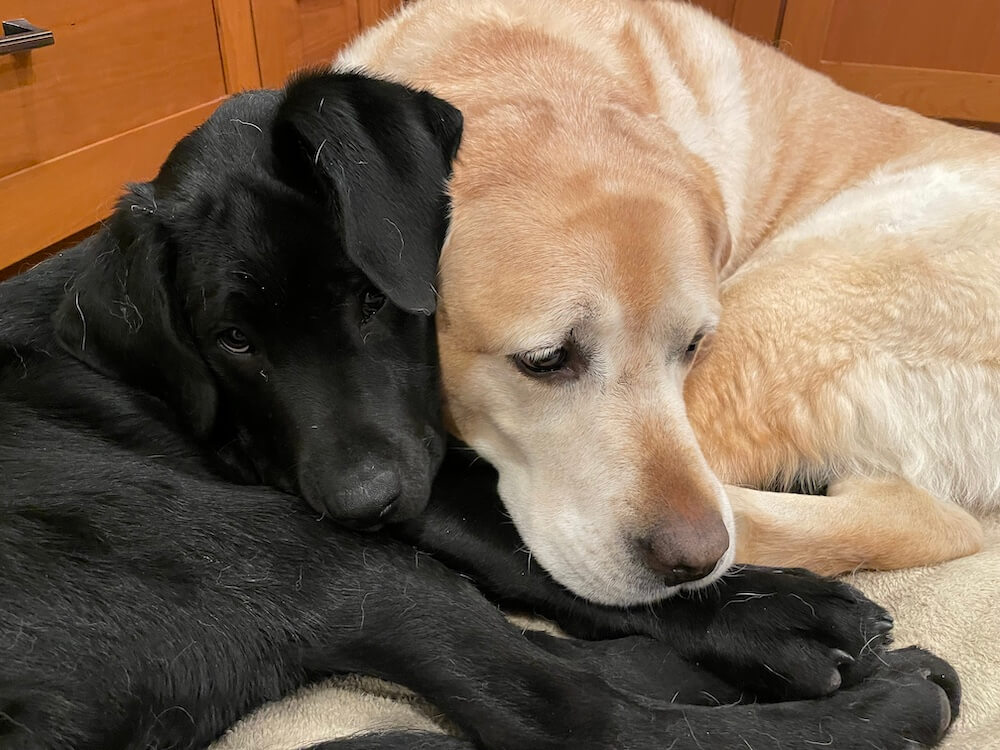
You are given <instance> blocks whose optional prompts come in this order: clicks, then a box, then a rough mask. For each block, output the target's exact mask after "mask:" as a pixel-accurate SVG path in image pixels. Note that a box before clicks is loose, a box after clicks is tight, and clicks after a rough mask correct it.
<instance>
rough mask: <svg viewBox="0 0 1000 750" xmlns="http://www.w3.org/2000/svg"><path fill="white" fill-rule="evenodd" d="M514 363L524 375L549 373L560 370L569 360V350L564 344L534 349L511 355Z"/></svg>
mask: <svg viewBox="0 0 1000 750" xmlns="http://www.w3.org/2000/svg"><path fill="white" fill-rule="evenodd" d="M513 360H514V363H515V364H516V365H517V367H518V369H520V370H521V372H523V373H524V374H525V375H530V376H536V377H537V376H539V375H549V374H551V373H554V372H559V371H560V370H562V369H563V368H564V367H565V366H566V364H567V363H568V362H569V350H568V349H567V348H566V347H564V346H557V347H552V348H548V349H536V350H534V351H531V352H523V353H521V354H515V355H514V356H513Z"/></svg>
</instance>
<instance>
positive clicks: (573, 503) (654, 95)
mask: <svg viewBox="0 0 1000 750" xmlns="http://www.w3.org/2000/svg"><path fill="white" fill-rule="evenodd" d="M338 65H340V66H341V67H346V68H359V67H363V68H365V69H367V70H369V71H372V72H374V73H376V74H382V75H386V76H389V77H392V78H397V79H402V80H405V81H407V82H410V83H414V84H416V85H418V86H423V87H426V88H427V89H429V90H431V91H432V92H434V93H436V94H438V95H440V96H442V97H444V98H446V99H448V100H450V101H451V102H452V103H453V104H455V105H456V106H458V107H459V108H460V109H461V110H462V111H463V113H464V115H465V120H466V130H465V135H464V139H463V145H462V148H461V151H460V154H459V163H458V165H457V168H456V172H455V177H454V180H453V183H452V195H453V199H454V220H453V223H452V230H451V233H450V236H449V240H448V242H447V244H446V247H445V250H444V255H443V259H442V265H441V271H440V280H439V284H440V286H439V292H440V295H441V305H440V308H439V310H440V313H439V318H438V321H439V322H438V331H439V336H440V351H441V359H442V368H443V377H444V392H445V402H446V412H447V417H448V419H449V421H450V424H451V425H452V427H453V429H454V430H455V431H456V432H457V433H458V434H459V435H460V436H461V437H463V438H464V439H465V440H467V441H468V442H469V443H470V444H471V445H472V446H473V447H475V448H476V450H478V451H479V452H480V453H482V454H483V455H484V456H485V457H486V458H487V459H488V460H490V461H491V462H492V463H493V464H494V465H495V466H496V467H497V468H498V470H499V472H500V490H501V494H502V495H503V498H504V501H505V503H506V505H507V507H508V509H509V511H510V513H511V516H512V518H513V519H514V521H515V522H516V524H517V525H518V528H519V530H520V531H521V534H522V535H523V537H524V538H525V540H526V542H527V543H528V544H529V546H530V547H531V548H532V550H533V552H534V554H535V556H536V558H537V559H538V560H539V561H540V562H541V563H542V564H543V565H544V566H545V567H546V568H547V569H548V570H549V571H550V572H551V573H552V574H553V575H554V576H555V577H556V578H558V579H559V580H560V581H562V582H563V583H564V584H565V585H567V586H569V587H570V588H572V589H574V590H575V591H576V592H577V593H579V594H582V595H585V596H588V597H590V598H593V599H597V600H601V601H606V602H609V603H618V604H623V603H633V602H638V601H643V600H649V599H652V598H657V597H660V596H663V595H664V594H665V593H669V592H670V591H672V590H674V588H676V586H679V585H685V586H691V585H693V586H698V585H702V584H704V583H705V582H706V581H709V580H712V578H713V577H714V576H715V575H717V574H719V573H720V572H721V571H722V570H723V569H724V568H725V567H727V566H728V565H729V563H730V562H731V561H732V560H733V559H734V557H735V559H736V560H738V561H747V562H755V563H766V564H777V565H805V566H808V567H812V568H814V569H817V570H820V571H823V572H828V573H834V572H839V571H843V570H846V569H851V568H854V567H859V566H864V567H873V568H896V567H905V566H911V565H920V564H926V563H933V562H937V561H940V560H945V559H949V558H952V557H956V556H961V555H966V554H970V553H972V552H975V551H976V550H978V549H979V546H980V544H981V531H980V529H979V525H978V523H977V522H976V521H975V520H974V519H973V518H972V516H970V515H969V514H968V513H967V512H966V510H963V508H962V506H965V507H966V508H976V507H988V506H996V505H997V503H998V498H1000V373H998V364H1000V139H998V138H997V137H995V136H993V135H989V134H983V133H977V132H973V131H969V130H963V129H959V128H957V127H953V126H950V125H946V124H942V123H938V122H934V121H931V120H927V119H925V118H922V117H919V116H917V115H915V114H913V113H910V112H907V111H903V110H900V109H896V108H892V107H887V106H883V105H880V104H878V103H876V102H873V101H871V100H868V99H865V98H863V97H860V96H857V95H855V94H851V93H849V92H847V91H844V90H842V89H840V88H838V87H837V86H835V85H834V84H833V83H831V82H830V81H829V80H827V79H826V78H824V77H822V76H820V75H818V74H816V73H814V72H812V71H809V70H806V69H805V68H802V67H801V66H799V65H797V64H795V63H793V62H791V61H789V60H788V59H787V58H785V57H784V56H783V55H781V54H780V53H778V52H777V51H775V50H773V49H771V48H768V47H766V46H763V45H760V44H757V43H755V42H752V41H750V40H749V39H746V38H744V37H742V36H740V35H738V34H736V33H734V32H733V31H731V30H729V29H728V28H726V27H725V26H723V25H722V24H721V23H718V22H716V21H714V20H713V19H711V18H710V17H709V16H707V15H706V14H704V13H702V12H700V11H699V10H697V9H694V8H691V7H689V6H685V5H682V4H675V3H671V2H658V1H652V0H650V1H647V2H642V1H641V0H419V1H418V2H415V3H412V4H411V5H409V6H407V7H406V8H405V9H404V10H403V11H402V12H401V13H400V14H399V15H397V16H396V17H395V18H393V19H391V20H389V21H388V22H386V23H385V24H383V25H381V26H380V27H378V28H376V29H374V30H372V31H371V32H369V33H368V34H367V35H365V36H364V37H362V38H361V39H360V40H359V41H358V42H356V43H355V44H354V45H353V46H352V47H351V48H350V49H348V50H347V51H346V52H345V53H344V54H343V55H342V56H341V58H340V60H339V62H338ZM702 337H704V338H705V343H704V344H702V345H701V349H702V351H701V353H700V354H698V356H697V361H694V360H695V357H694V353H695V351H696V350H697V349H698V347H699V341H700V340H701V338H702ZM560 352H562V354H560ZM560 358H562V359H563V360H564V366H563V367H561V368H560V369H556V370H548V371H545V372H544V373H541V374H540V373H539V372H535V371H534V370H531V369H530V368H535V367H540V366H541V365H546V364H551V363H553V362H556V363H558V361H559V360H560ZM525 363H527V367H528V369H526V367H525ZM798 484H805V485H828V486H829V496H824V497H810V496H803V495H795V494H790V493H774V492H764V491H762V490H763V489H764V488H775V487H777V488H784V489H790V488H791V487H792V486H794V485H798ZM685 576H687V579H685ZM664 581H666V584H665V583H664Z"/></svg>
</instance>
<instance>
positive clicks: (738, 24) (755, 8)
mask: <svg viewBox="0 0 1000 750" xmlns="http://www.w3.org/2000/svg"><path fill="white" fill-rule="evenodd" d="M784 5H785V0H736V5H735V6H734V7H733V20H732V26H733V28H734V29H736V30H737V31H742V32H743V33H744V34H747V35H748V36H752V37H753V38H755V39H759V40H761V41H762V42H767V43H768V44H775V43H776V42H777V40H778V34H779V32H780V24H781V16H782V13H783V11H784Z"/></svg>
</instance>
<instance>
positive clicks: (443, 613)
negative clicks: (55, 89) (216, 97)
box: [0, 75, 958, 750]
mask: <svg viewBox="0 0 1000 750" xmlns="http://www.w3.org/2000/svg"><path fill="white" fill-rule="evenodd" d="M459 135H460V116H459V115H458V113H457V112H456V111H455V110H453V109H452V108H450V107H449V106H448V105H447V104H445V103H443V102H441V101H439V100H437V99H434V98H433V97H431V96H429V95H427V94H424V93H421V92H415V91H412V90H409V89H406V88H404V87H401V86H397V85H394V84H388V83H383V82H377V81H373V80H370V79H365V78H362V77H359V76H337V75H317V76H312V77H308V78H305V79H302V80H301V81H299V82H297V83H295V84H293V85H292V86H291V87H290V88H289V89H288V90H287V91H286V92H285V93H283V94H278V93H273V92H272V93H268V92H263V93H255V94H249V95H244V96H241V97H238V98H236V99H234V100H231V101H230V102H228V103H227V104H225V105H223V107H221V108H220V110H219V111H218V112H217V113H216V114H215V115H214V116H213V117H212V118H211V120H210V121H209V122H208V123H207V124H206V125H204V126H203V127H202V128H200V129H199V130H198V131H196V132H195V133H194V134H192V135H191V136H189V137H188V138H186V139H184V140H183V141H182V142H181V143H180V144H179V145H178V146H177V147H176V148H175V150H174V152H173V153H172V154H171V156H170V158H169V159H168V160H167V162H166V164H165V165H164V167H163V169H162V170H161V172H160V174H159V176H158V177H157V178H156V180H154V181H153V182H152V183H150V184H148V185H140V186H136V187H134V188H133V189H132V191H131V192H130V193H129V195H128V196H127V197H126V198H125V199H124V200H123V201H122V203H121V205H120V206H119V208H118V210H117V211H116V212H115V215H114V217H113V218H112V220H111V222H110V225H109V226H107V227H106V228H104V229H103V230H102V231H101V232H100V233H99V234H98V235H97V236H95V237H94V238H92V239H90V240H87V241H86V242H84V243H83V244H82V245H81V246H79V247H77V248H75V249H73V250H71V251H68V252H67V253H65V254H63V255H62V256H60V257H58V258H56V259H53V260H51V261H49V262H46V263H44V264H43V265H41V266H39V267H38V268H36V269H34V270H33V271H31V272H29V273H28V274H26V275H24V276H22V277H19V278H15V279H13V280H11V281H9V282H6V283H5V284H3V285H0V509H2V514H0V573H2V575H0V644H2V645H3V658H2V659H0V747H3V748H13V749H15V750H20V749H21V748H25V749H28V748H30V749H31V750H35V749H38V748H80V749H83V748H95V749H98V748H99V749H100V750H109V749H111V748H147V747H149V748H154V747H155V748H161V749H162V748H198V747H203V746H204V745H205V744H206V743H208V742H209V741H211V739H213V738H214V737H216V736H218V735H219V734H220V733H221V732H222V731H223V730H224V729H225V728H226V727H228V726H229V725H230V724H232V723H233V721H235V720H236V719H237V718H238V717H239V716H240V715H242V714H243V713H245V712H246V711H248V710H249V709H251V708H253V707H255V706H257V705H259V704H260V703H262V702H263V701H266V700H269V699H274V698H278V697H280V696H281V695H283V694H285V693H286V692H288V691H289V690H290V689H292V688H294V687H296V686H299V685H302V684H304V683H306V682H307V681H309V680H312V679H315V678H317V677H321V676H324V675H327V674H330V673H333V672H345V671H353V672H363V673H368V674H374V675H379V676H382V677H385V678H387V679H390V680H394V681H396V682H399V683H402V684H404V685H407V686H409V687H411V688H413V689H414V690H416V691H418V692H419V693H421V694H423V695H424V696H426V697H427V698H429V699H430V700H432V701H434V702H435V703H436V704H437V705H438V706H440V707H441V708H442V709H443V710H444V711H445V712H446V713H447V714H448V716H449V717H450V718H451V719H452V720H454V721H455V722H456V723H457V724H459V725H460V726H461V727H462V728H463V729H464V730H465V732H466V733H467V735H468V737H469V738H470V739H469V740H461V739H454V738H447V737H436V736H424V735H421V736H420V737H419V738H417V737H415V736H414V735H411V734H408V733H389V734H382V735H378V736H373V737H362V738H354V739H349V740H344V741H342V742H337V743H331V745H330V746H331V747H337V748H356V747H366V748H370V747H377V748H404V747H413V746H415V744H419V746H420V747H425V748H452V747H454V748H468V747H472V746H476V747H485V748H510V749H512V750H513V749H514V748H517V749H518V750H520V749H521V748H532V749H533V750H539V749H544V748H568V747H572V748H581V749H587V748H594V749H595V750H596V749H597V748H612V747H629V748H663V747H674V748H676V750H682V749H684V748H692V749H694V748H707V747H735V746H739V745H740V744H742V743H743V742H744V741H746V742H750V743H752V745H753V746H754V747H756V748H764V747H778V746H779V743H780V744H781V745H782V746H786V747H787V746H792V744H793V743H795V742H797V741H798V742H815V743H817V744H826V745H831V744H832V745H833V746H835V747H839V748H853V747H868V746H869V745H870V744H872V743H874V744H876V745H878V746H880V747H886V748H896V747H900V748H902V747H906V746H908V743H909V741H910V740H916V741H920V742H933V741H935V740H936V739H937V738H938V737H940V736H941V734H942V733H943V731H944V728H945V727H946V726H947V723H948V720H949V716H950V715H951V710H952V709H953V708H954V707H955V706H954V705H953V706H952V707H951V708H950V707H949V704H948V697H949V696H950V697H951V699H952V702H953V704H955V705H957V699H958V697H957V696H958V688H957V679H956V677H955V676H954V674H953V673H952V672H951V670H950V669H949V668H948V666H947V665H946V664H945V663H944V662H941V661H940V660H938V659H936V658H934V657H932V656H930V655H929V654H925V653H923V652H920V651H916V650H908V651H903V652H890V653H886V654H884V655H882V656H881V657H880V659H881V662H877V661H874V660H872V659H864V660H861V661H862V662H863V663H862V664H860V665H856V668H855V669H853V670H847V676H848V679H851V680H860V681H859V682H857V684H856V685H854V686H853V687H849V688H844V689H842V690H840V691H839V692H837V693H835V694H834V695H832V696H831V697H828V698H824V699H822V700H815V701H801V702H795V703H784V704H767V705H764V704H756V705H735V704H734V705H726V706H720V707H709V706H706V705H704V704H709V703H712V702H713V701H722V702H735V701H736V700H737V699H738V698H739V697H740V694H741V691H740V690H738V689H736V688H735V687H733V686H732V685H730V684H729V683H728V682H727V681H726V680H722V679H720V678H719V677H718V676H715V675H713V674H711V673H709V672H707V671H704V670H702V669H701V668H699V667H696V666H692V665H691V664H689V663H688V662H687V661H685V660H684V659H682V658H681V656H679V655H678V654H680V655H686V656H689V657H693V658H696V659H702V660H704V661H705V663H706V665H708V666H711V667H712V668H713V669H715V670H716V671H717V672H719V673H721V674H724V675H726V674H728V675H731V676H732V677H734V678H738V679H740V680H745V681H747V682H749V683H752V687H753V688H754V689H756V690H759V691H761V692H762V693H768V694H775V693H782V694H785V695H788V696H793V697H801V696H803V695H815V694H820V693H824V692H828V691H829V690H831V689H833V688H834V687H835V684H834V683H835V682H836V681H837V680H838V679H839V676H838V675H839V673H838V671H837V667H838V665H839V664H840V663H841V662H842V661H844V660H845V659H847V658H849V656H847V655H846V654H850V655H851V656H853V657H858V656H859V655H860V654H861V651H862V646H863V645H864V643H863V641H864V640H867V638H869V637H870V638H871V639H872V641H873V642H874V644H877V643H878V641H879V640H880V638H881V637H882V636H881V633H884V631H885V629H886V623H885V620H884V613H882V612H881V610H879V609H878V608H877V607H875V606H874V605H872V604H870V603H869V602H867V601H866V600H864V599H863V598H861V597H859V596H857V595H856V594H855V593H854V592H853V591H852V590H850V589H849V588H847V587H844V586H841V585H838V584H833V583H829V582H825V581H822V580H820V579H817V578H815V577H812V576H809V575H807V574H801V573H794V574H792V573H786V574H778V573H774V572H769V571H756V570H754V571H751V570H747V571H745V572H744V573H743V574H741V575H742V577H737V578H732V579H729V581H728V582H727V583H725V584H724V585H723V586H721V587H720V588H719V589H718V590H717V592H716V593H715V594H713V595H711V596H707V597H706V598H704V599H703V600H697V599H686V600H678V601H677V602H670V603H665V604H663V605H661V606H660V607H658V608H657V609H656V610H647V611H644V612H641V613H639V612H628V611H617V610H609V609H602V608H598V607H592V606H590V605H586V604H584V603H580V602H577V601H576V600H575V599H573V598H572V597H571V596H569V595H568V594H566V593H565V592H563V591H562V590H561V589H559V588H558V587H557V586H555V584H553V583H552V582H551V581H549V580H548V579H547V577H545V576H544V574H538V573H532V574H528V575H524V574H523V571H521V570H519V569H518V567H517V566H518V564H519V563H518V560H517V558H513V559H512V558H511V554H512V552H513V550H514V549H515V548H516V547H517V545H518V544H519V541H518V540H517V539H516V534H512V532H511V531H510V529H509V528H508V527H507V526H506V525H505V524H504V522H503V521H504V519H503V517H502V514H501V513H500V510H499V506H498V505H497V500H496V497H495V494H493V493H492V487H491V483H492V481H493V478H492V476H491V475H490V474H489V472H488V471H485V472H484V473H482V474H479V473H478V470H476V469H475V467H474V472H475V473H469V471H468V470H467V469H466V468H465V467H464V466H454V467H452V466H450V465H449V467H446V470H445V472H444V473H443V474H442V476H441V478H440V479H439V480H438V483H437V485H436V488H437V489H436V490H434V492H433V494H434V495H435V501H434V503H432V505H431V508H430V515H429V516H428V517H427V518H424V517H416V518H414V516H415V514H417V513H418V512H419V511H420V510H421V508H422V506H423V504H424V503H425V502H426V500H427V494H428V486H429V482H430V477H431V476H432V475H433V474H434V472H435V470H436V469H437V467H438V464H439V462H440V459H441V454H442V451H443V432H442V430H441V427H440V424H439V422H438V412H437V404H436V401H437V391H436V377H437V376H436V369H435V353H434V338H433V328H432V325H431V321H430V319H429V317H428V313H430V312H431V311H432V310H433V308H434V294H433V287H432V282H433V278H434V274H435V267H436V261H437V253H438V250H439V248H440V244H441V241H442V239H443V236H444V231H445V228H446V209H447V206H446V199H445V197H444V190H443V187H444V183H445V181H446V179H447V176H448V173H449V169H450V161H451V159H452V157H453V156H454V154H455V151H456V149H457V145H458V140H459ZM458 457H459V458H460V457H461V454H458ZM453 460H457V459H456V458H455V456H453ZM450 463H451V462H449V464H450ZM466 484H467V485H468V487H466ZM274 488H277V489H274ZM282 490H284V491H282ZM477 492H482V493H484V495H485V496H484V497H483V498H479V497H476V496H475V495H474V494H473V495H472V496H471V497H470V495H469V493H477ZM291 493H296V494H302V495H303V496H304V497H305V498H306V499H307V500H309V501H311V502H312V503H313V504H314V505H317V506H318V505H319V502H318V500H317V499H318V498H320V497H322V498H324V503H323V504H324V505H329V504H330V503H328V502H327V501H326V498H335V503H334V505H335V507H336V508H337V509H338V516H341V517H343V518H344V519H348V520H353V521H354V522H355V523H356V524H358V525H364V526H369V525H371V524H372V523H382V522H387V521H389V522H395V523H393V524H392V525H393V528H394V529H395V533H397V534H403V535H405V536H406V537H407V538H409V539H413V540H416V541H417V542H418V543H420V544H424V545H430V547H432V548H434V549H437V550H439V553H440V555H441V556H442V557H445V558H447V559H449V560H451V561H452V562H454V563H455V564H456V565H457V566H459V567H463V568H466V569H468V570H476V571H477V572H478V573H479V575H480V576H481V580H482V584H483V586H484V587H485V588H487V589H488V590H491V591H492V592H493V593H494V594H495V595H496V596H497V597H498V598H499V599H501V600H504V601H508V602H516V603H519V604H525V605H527V606H529V607H533V608H535V609H537V610H539V611H545V612H549V613H552V614H554V615H556V616H557V619H559V621H560V622H562V623H563V624H564V625H565V626H567V627H569V628H570V629H572V630H576V631H578V632H579V633H580V634H583V635H588V636H590V635H621V634H625V633H630V632H649V633H652V634H653V635H655V636H656V637H657V638H658V639H659V640H653V639H648V638H641V637H630V638H626V639H620V640H615V641H606V642H587V641H574V640H566V641H561V640H555V639H551V638H547V637H544V636H531V637H525V636H523V635H522V634H521V633H520V632H519V631H518V630H517V629H515V628H513V627H511V626H510V625H509V624H508V623H507V622H506V621H505V620H504V619H503V618H502V617H501V616H500V614H499V613H498V611H497V609H496V606H495V604H493V603H492V602H490V601H489V600H487V599H486V598H484V597H483V595H482V594H481V593H480V591H479V590H477V589H476V588H475V587H474V586H473V585H472V584H471V583H470V582H468V581H467V580H465V579H464V578H463V577H462V576H459V575H457V574H456V573H454V572H453V571H451V570H449V569H448V568H446V567H445V566H444V565H442V564H441V563H440V562H438V561H436V560H434V559H432V558H431V557H429V556H427V555H421V554H419V553H417V552H415V550H414V548H413V547H412V546H410V545H409V544H407V543H404V542H401V541H399V540H393V539H392V538H391V537H390V535H389V534H385V533H383V534H361V533H357V532H353V531H350V530H345V529H341V528H339V527H336V526H334V525H332V524H329V523H321V522H319V521H318V520H317V516H316V513H314V512H311V511H310V510H309V508H308V507H307V506H306V505H305V504H304V503H302V502H301V501H300V500H299V499H298V498H296V497H295V496H294V495H293V494H291ZM480 500H482V502H481V503H480ZM470 514H475V515H470ZM480 523H484V524H486V525H485V526H484V527H482V528H478V530H475V531H473V530H472V529H475V528H477V527H478V524H480ZM459 535H461V538H460V539H458V537H459ZM449 539H458V541H457V542H454V543H453V542H449V541H448V540H449ZM512 545H513V546H512ZM470 559H474V560H475V561H476V563H477V564H476V565H471V566H470V565H469V563H468V562H467V561H468V560H470ZM463 561H466V562H464V563H463ZM762 587H763V588H762ZM758 591H759V592H761V593H768V594H775V596H776V598H775V599H773V600H772V604H771V605H768V604H766V603H764V602H766V601H767V600H764V599H761V600H757V601H755V600H753V599H752V597H750V596H744V594H745V593H746V592H750V593H754V592H758ZM793 595H794V597H793ZM744 599H751V600H750V601H747V602H745V603H741V602H742V601H743V600H744ZM729 604H732V605H733V606H732V607H730V606H728V605H729ZM769 606H770V609H769ZM795 607H799V608H800V609H799V610H795V609H794V608H795ZM743 622H745V628H746V630H745V631H743V632H742V634H740V635H736V634H735V631H736V628H737V627H738V625H737V623H743ZM776 628H777V629H780V630H776ZM838 649H840V650H842V651H843V652H844V653H841V651H839V650H838ZM873 662H874V667H873V666H872V664H873ZM873 668H874V669H875V670H876V671H875V672H874V674H873V675H872V679H867V678H866V675H867V674H868V673H869V672H871V670H872V669H873ZM772 670H773V672H772ZM809 670H814V671H815V673H816V675H810V674H808V672H809ZM786 673H795V674H792V675H789V674H786ZM799 673H805V674H799ZM928 676H930V677H932V679H926V678H927V677H928ZM786 683H787V687H784V688H779V687H777V686H778V685H785V684H786ZM939 685H941V686H943V687H944V690H942V688H941V687H939ZM683 704H703V705H700V706H699V705H683ZM828 739H830V740H831V741H830V742H828V741H827V740H828Z"/></svg>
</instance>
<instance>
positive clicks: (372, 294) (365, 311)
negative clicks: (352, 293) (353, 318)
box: [361, 286, 385, 323]
mask: <svg viewBox="0 0 1000 750" xmlns="http://www.w3.org/2000/svg"><path fill="white" fill-rule="evenodd" d="M383 305H385V295H384V294H382V292H380V291H379V290H378V289H376V288H375V287H373V286H371V287H368V288H367V289H366V290H365V292H364V294H362V295H361V322H362V323H367V322H368V321H369V320H371V319H372V318H373V317H374V316H375V313H377V312H378V311H379V310H381V309H382V306H383Z"/></svg>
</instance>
